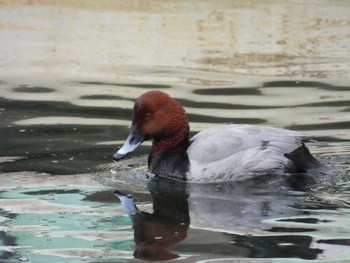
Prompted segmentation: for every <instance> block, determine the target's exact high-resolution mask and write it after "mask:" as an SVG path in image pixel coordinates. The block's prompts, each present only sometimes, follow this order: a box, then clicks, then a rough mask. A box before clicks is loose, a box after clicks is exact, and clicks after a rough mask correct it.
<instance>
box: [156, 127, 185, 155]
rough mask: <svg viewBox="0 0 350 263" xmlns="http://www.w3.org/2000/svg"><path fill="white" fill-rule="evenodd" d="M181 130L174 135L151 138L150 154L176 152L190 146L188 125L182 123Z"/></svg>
mask: <svg viewBox="0 0 350 263" xmlns="http://www.w3.org/2000/svg"><path fill="white" fill-rule="evenodd" d="M180 127H182V128H181V129H179V130H177V132H176V133H173V134H171V135H170V136H166V137H164V136H159V137H155V138H153V143H152V152H154V153H157V152H158V153H160V152H165V151H167V150H170V149H172V150H175V151H176V150H178V149H183V148H187V147H188V146H189V144H190V140H189V125H188V123H187V122H186V123H183V125H182V126H180Z"/></svg>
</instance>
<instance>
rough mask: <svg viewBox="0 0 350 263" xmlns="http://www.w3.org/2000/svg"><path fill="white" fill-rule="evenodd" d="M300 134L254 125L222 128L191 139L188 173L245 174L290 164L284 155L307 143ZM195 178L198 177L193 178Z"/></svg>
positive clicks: (219, 127) (199, 134) (201, 133)
mask: <svg viewBox="0 0 350 263" xmlns="http://www.w3.org/2000/svg"><path fill="white" fill-rule="evenodd" d="M310 139H311V138H310V137H309V136H306V135H304V134H302V133H300V132H295V131H290V130H285V129H278V128H270V127H263V126H256V125H237V124H230V125H222V126H216V127H212V128H208V129H205V130H203V131H201V132H199V133H198V134H197V135H195V136H194V137H193V138H192V139H191V145H190V147H189V148H188V150H187V153H188V157H189V159H190V161H191V174H192V175H193V174H198V176H199V174H201V175H202V176H203V174H213V173H214V174H217V175H218V176H219V173H221V176H223V174H225V173H234V174H238V173H241V174H247V173H255V172H259V171H268V170H271V169H282V168H283V167H288V165H292V161H291V160H290V158H288V157H287V156H286V155H288V154H290V153H292V152H293V151H295V150H296V149H298V148H300V147H303V142H304V141H307V140H310ZM196 176H197V175H196Z"/></svg>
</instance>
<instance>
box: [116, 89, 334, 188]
mask: <svg viewBox="0 0 350 263" xmlns="http://www.w3.org/2000/svg"><path fill="white" fill-rule="evenodd" d="M189 135H190V126H189V120H188V117H187V114H186V111H185V109H184V108H183V107H182V106H181V104H180V103H179V102H178V101H177V100H175V99H173V98H172V97H170V96H169V95H168V94H167V93H165V92H163V91H160V90H149V91H147V92H145V93H143V94H142V95H141V96H140V97H138V98H137V100H136V101H135V104H134V106H133V110H132V121H131V128H130V132H129V135H128V136H127V138H126V140H125V142H124V144H123V145H122V147H121V148H119V150H118V151H117V152H116V153H115V154H114V155H113V161H115V162H117V161H119V160H121V159H123V158H125V157H126V156H128V155H129V154H130V153H131V152H133V151H134V150H135V149H136V148H137V147H138V146H139V145H141V144H142V143H143V142H144V141H146V140H152V146H151V151H150V153H149V155H148V168H149V170H150V171H151V173H153V174H154V175H156V176H160V177H167V178H171V179H176V180H181V181H188V182H199V183H205V182H222V181H232V180H245V179H248V178H252V177H256V176H262V175H266V176H273V175H275V176H278V175H283V174H300V173H307V174H313V175H321V174H327V173H328V172H329V171H330V170H331V169H330V168H329V167H328V166H325V165H324V164H322V163H321V162H320V161H318V160H317V159H316V158H315V157H314V156H312V154H311V153H310V151H309V149H308V148H307V146H306V145H305V143H306V142H311V141H313V139H312V137H310V136H308V135H305V134H303V133H301V132H298V131H292V130H288V129H284V128H274V127H266V126H260V125H251V124H222V125H218V126H214V127H209V128H206V129H204V130H202V131H200V132H199V133H197V134H196V135H194V136H193V137H192V138H190V136H189Z"/></svg>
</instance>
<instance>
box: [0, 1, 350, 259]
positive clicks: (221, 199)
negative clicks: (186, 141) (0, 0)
mask: <svg viewBox="0 0 350 263" xmlns="http://www.w3.org/2000/svg"><path fill="white" fill-rule="evenodd" d="M141 2H142V1H140V3H138V4H139V5H137V6H132V5H131V4H121V3H114V4H111V3H107V2H106V3H104V2H103V3H102V2H101V3H102V4H100V5H98V4H94V5H93V4H91V3H90V2H84V4H83V3H81V6H79V8H78V7H77V6H75V5H74V4H72V3H69V2H67V3H66V2H64V3H63V4H62V6H57V5H55V4H50V3H46V4H42V3H32V4H29V5H28V6H26V5H24V4H13V3H11V2H8V3H7V4H4V5H2V6H1V8H0V13H1V23H2V25H3V26H2V27H1V28H0V34H1V38H0V41H1V43H2V45H1V46H0V48H1V50H2V52H1V54H2V55H1V57H0V59H1V60H0V65H1V69H2V72H1V73H0V116H1V123H0V135H1V139H0V149H1V150H0V167H1V174H0V182H1V184H0V236H1V238H0V262H125V261H135V259H134V258H135V257H138V258H144V259H146V260H161V259H172V258H177V257H179V259H178V260H180V261H184V262H199V261H200V262H203V261H204V262H232V261H234V262H303V261H304V260H307V261H314V262H316V261H328V262H329V261H337V262H347V261H350V249H349V245H350V234H349V233H350V217H349V215H350V184H349V180H348V178H349V176H350V174H349V173H350V170H349V167H350V165H349V159H350V158H349V157H350V133H349V127H350V115H349V110H350V108H349V105H350V86H349V73H350V70H349V69H350V62H349V61H350V59H349V57H350V54H349V48H348V47H349V44H348V43H350V41H349V40H350V39H349V36H348V32H349V30H350V29H349V24H350V23H349V17H350V16H349V15H348V14H349V13H350V6H349V5H348V4H347V3H346V1H345V2H342V1H338V2H337V3H336V4H333V5H328V4H323V5H321V4H316V3H309V4H300V3H299V4H297V3H293V2H288V3H287V4H285V5H281V4H278V3H270V4H258V3H253V2H252V3H250V4H248V3H247V2H245V1H242V2H241V1H237V2H235V3H234V4H230V3H231V1H228V2H226V1H215V4H214V2H211V1H208V2H206V3H203V5H198V3H195V2H191V1H189V2H186V3H185V2H184V3H180V4H174V2H172V1H164V3H162V4H159V5H155V4H143V5H141ZM229 2H230V3H229ZM16 14H21V15H20V16H18V15H16ZM305 14H307V15H305ZM267 17H268V18H269V19H267ZM127 21H132V22H130V23H129V22H127ZM281 21H282V22H283V23H282V24H281V23H280V22H281ZM112 25H113V26H112ZM190 25H192V26H190ZM260 25H261V28H264V30H260V29H259V26H260ZM280 25H282V26H280ZM143 28H148V29H150V30H149V31H147V32H146V31H144V30H142V29H143ZM184 28H186V29H187V30H184ZM179 29H181V30H179ZM301 29H302V30H301ZM248 31H249V34H245V32H248ZM150 32H151V33H150ZM126 36H128V37H126ZM252 36H254V37H252ZM218 39H220V41H218ZM154 88H156V89H161V90H163V91H165V92H167V93H169V94H170V95H171V96H173V97H175V98H176V99H178V100H179V101H180V102H181V104H182V105H183V106H184V107H185V109H186V111H187V113H188V117H189V119H190V122H191V123H190V124H191V134H194V133H196V132H198V131H199V130H201V129H203V128H205V127H209V126H212V125H217V124H220V123H227V122H234V123H251V124H260V125H270V126H275V127H286V128H290V129H295V130H299V131H303V132H305V133H307V134H309V135H314V136H316V139H317V142H315V143H310V144H309V145H308V146H309V148H310V150H311V151H312V152H313V153H314V154H315V155H316V157H317V158H318V159H320V160H321V161H322V162H323V163H325V164H327V165H329V166H332V167H334V168H336V169H337V170H338V172H337V174H336V175H332V176H325V177H322V178H312V177H308V176H304V175H298V176H294V177H291V176H288V175H285V176H283V177H278V178H255V179H251V180H247V181H242V182H228V183H217V184H214V183H213V184H203V185H202V184H185V183H182V182H177V181H171V180H164V179H162V180H161V179H157V178H154V177H153V176H152V175H151V174H149V173H148V171H147V166H146V158H147V153H148V151H149V145H150V144H149V143H148V144H147V143H146V144H145V145H143V146H141V147H140V148H139V149H137V151H135V153H134V154H133V155H132V156H131V157H130V158H128V159H126V160H123V161H121V162H119V163H112V161H111V159H112V155H113V153H114V152H115V151H116V149H117V148H118V147H119V146H120V145H121V144H122V142H123V141H124V139H125V138H126V136H127V134H128V129H129V125H130V117H131V109H132V106H133V102H134V100H135V99H136V98H137V97H138V96H139V95H140V94H142V93H143V92H145V91H146V90H149V89H154ZM115 192H116V193H117V194H118V195H119V197H118V196H117V195H116V193H115ZM119 198H121V200H122V201H123V202H121V201H120V199H119ZM135 205H136V207H137V209H138V210H136V209H135ZM128 213H129V215H128Z"/></svg>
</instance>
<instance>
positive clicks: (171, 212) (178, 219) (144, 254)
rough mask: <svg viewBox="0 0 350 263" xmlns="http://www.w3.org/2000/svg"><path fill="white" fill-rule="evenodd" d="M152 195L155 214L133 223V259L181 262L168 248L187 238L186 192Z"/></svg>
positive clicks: (143, 213)
mask: <svg viewBox="0 0 350 263" xmlns="http://www.w3.org/2000/svg"><path fill="white" fill-rule="evenodd" d="M151 194H152V197H153V210H154V212H153V213H152V214H150V213H146V212H141V213H142V217H141V218H140V220H136V221H134V241H135V244H136V248H135V251H134V256H135V258H139V259H143V260H148V261H156V260H169V259H174V258H178V257H179V256H178V255H177V254H174V253H172V252H171V251H170V250H169V247H171V246H173V245H175V244H177V243H179V242H181V241H182V240H184V239H185V238H186V236H187V231H188V228H189V224H190V219H189V211H188V202H187V195H186V193H184V191H179V192H176V191H175V193H173V192H171V193H165V194H164V193H160V192H157V191H154V192H151Z"/></svg>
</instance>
